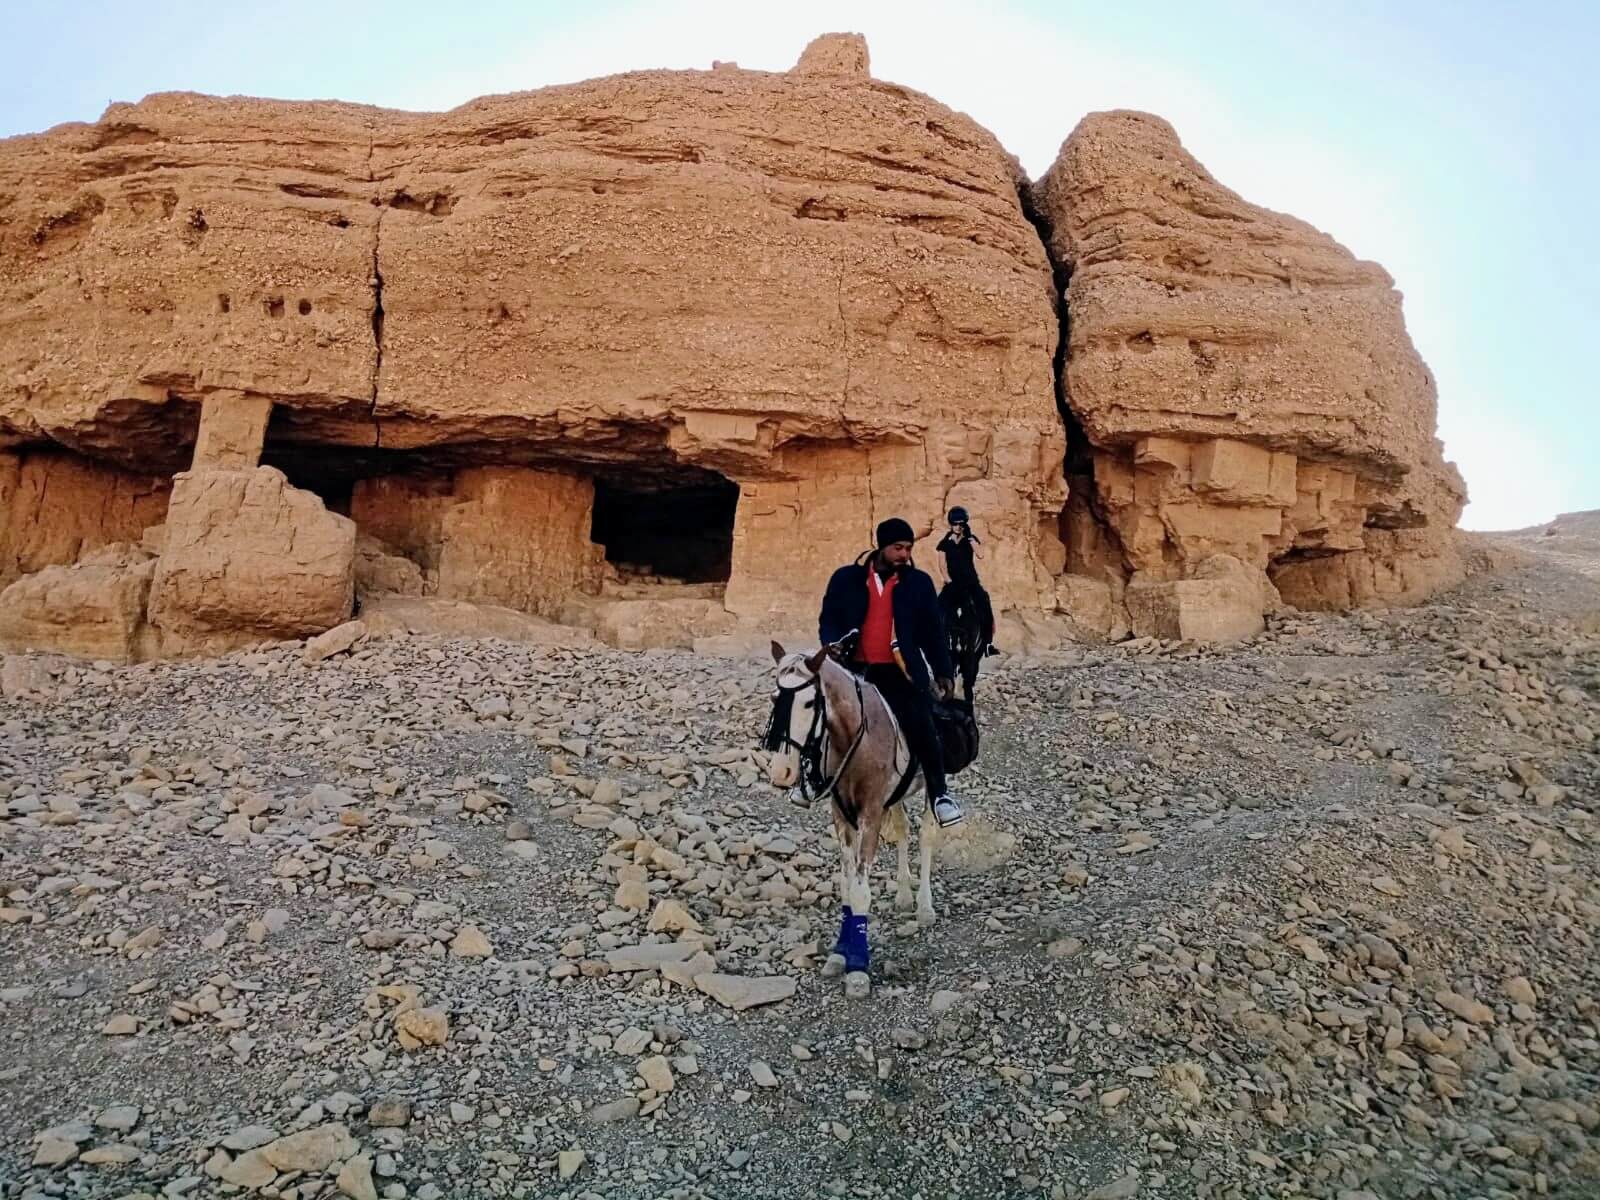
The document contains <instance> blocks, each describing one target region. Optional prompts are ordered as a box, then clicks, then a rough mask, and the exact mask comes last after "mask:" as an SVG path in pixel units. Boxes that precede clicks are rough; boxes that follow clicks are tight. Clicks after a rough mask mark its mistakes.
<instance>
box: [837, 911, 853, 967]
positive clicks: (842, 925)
mask: <svg viewBox="0 0 1600 1200" xmlns="http://www.w3.org/2000/svg"><path fill="white" fill-rule="evenodd" d="M852 915H854V914H852V913H851V911H850V906H849V905H848V904H846V905H845V906H844V916H842V917H840V918H839V936H838V937H837V938H835V939H834V942H833V952H834V953H835V954H838V955H841V956H842V955H843V954H844V952H845V947H846V946H848V945H849V944H850V918H851V916H852Z"/></svg>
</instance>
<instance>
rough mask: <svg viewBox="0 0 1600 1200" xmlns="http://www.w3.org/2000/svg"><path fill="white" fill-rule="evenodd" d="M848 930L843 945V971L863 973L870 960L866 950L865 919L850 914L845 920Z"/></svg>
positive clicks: (863, 916)
mask: <svg viewBox="0 0 1600 1200" xmlns="http://www.w3.org/2000/svg"><path fill="white" fill-rule="evenodd" d="M845 922H846V924H847V925H848V926H849V929H848V930H847V931H846V933H845V943H844V969H845V970H846V971H865V970H866V969H867V967H868V963H869V961H870V958H871V952H870V951H869V950H868V949H867V917H866V914H865V913H863V914H861V915H860V916H856V915H854V914H851V915H850V916H848V917H846V918H845Z"/></svg>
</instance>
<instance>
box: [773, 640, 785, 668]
mask: <svg viewBox="0 0 1600 1200" xmlns="http://www.w3.org/2000/svg"><path fill="white" fill-rule="evenodd" d="M783 658H784V651H783V647H782V646H780V645H778V643H777V642H773V643H772V661H773V662H775V663H781V662H782V661H783Z"/></svg>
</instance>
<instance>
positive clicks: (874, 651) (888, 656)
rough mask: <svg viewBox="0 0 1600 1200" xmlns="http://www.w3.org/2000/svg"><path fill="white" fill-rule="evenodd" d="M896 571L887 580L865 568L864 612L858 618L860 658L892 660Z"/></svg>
mask: <svg viewBox="0 0 1600 1200" xmlns="http://www.w3.org/2000/svg"><path fill="white" fill-rule="evenodd" d="M899 582H900V576H899V575H891V576H889V578H888V579H887V580H884V579H882V578H880V577H879V575H878V573H877V572H876V571H874V570H872V569H871V568H868V570H867V616H866V619H865V620H864V621H862V622H861V651H860V653H861V661H862V662H866V663H892V662H893V661H894V589H895V586H896V585H897V584H898V583H899Z"/></svg>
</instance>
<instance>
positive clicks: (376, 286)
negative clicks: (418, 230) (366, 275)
mask: <svg viewBox="0 0 1600 1200" xmlns="http://www.w3.org/2000/svg"><path fill="white" fill-rule="evenodd" d="M376 149H377V138H376V137H375V136H374V137H371V138H369V140H368V142H367V182H368V183H376V182H377V180H376V178H375V176H374V175H373V171H372V156H373V152H374V151H375V150H376ZM384 211H385V210H384V208H383V206H382V205H381V204H380V205H379V206H378V217H377V220H376V221H374V222H373V225H372V345H373V358H372V395H371V398H370V400H369V402H368V406H367V417H368V419H369V420H371V422H372V447H373V449H375V450H376V449H380V448H381V447H382V446H383V425H382V424H381V423H380V422H379V420H378V385H379V381H380V378H381V376H382V374H383V270H382V268H381V266H380V263H379V248H380V246H381V245H382V242H383V214H384Z"/></svg>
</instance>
